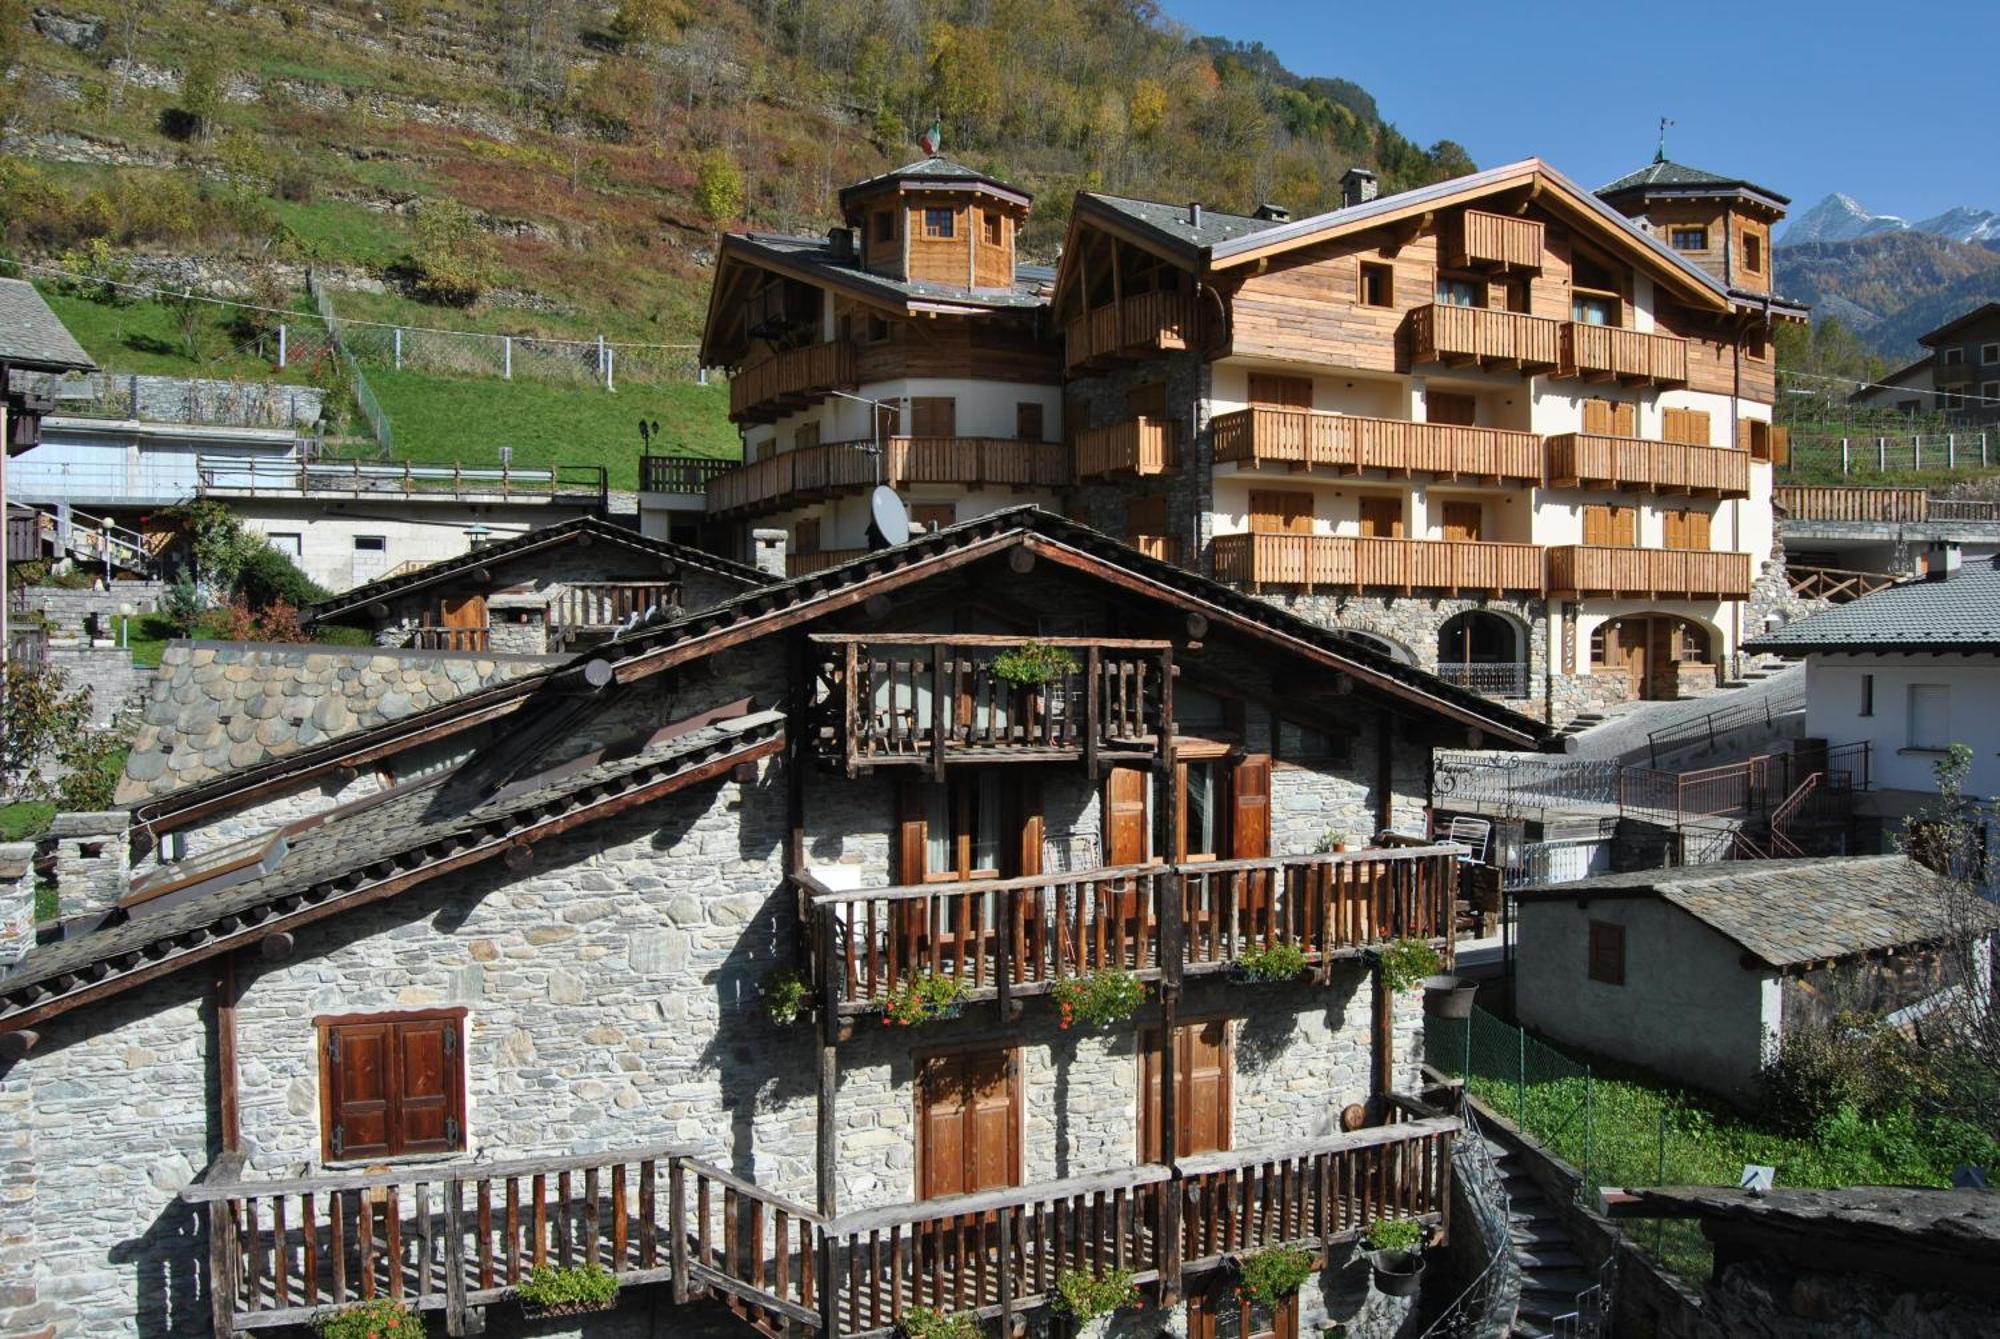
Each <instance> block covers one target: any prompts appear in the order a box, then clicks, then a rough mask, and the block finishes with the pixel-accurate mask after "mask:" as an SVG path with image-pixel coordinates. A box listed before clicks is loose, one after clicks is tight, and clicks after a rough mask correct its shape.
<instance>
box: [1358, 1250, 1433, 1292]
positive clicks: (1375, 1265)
mask: <svg viewBox="0 0 2000 1339" xmlns="http://www.w3.org/2000/svg"><path fill="white" fill-rule="evenodd" d="M1368 1265H1369V1268H1370V1269H1371V1270H1372V1271H1373V1272H1374V1279H1375V1289H1376V1291H1377V1292H1380V1293H1381V1294H1382V1295H1383V1296H1385V1297H1415V1296H1416V1295H1417V1292H1418V1290H1419V1289H1420V1288H1422V1287H1423V1283H1424V1257H1423V1256H1421V1255H1418V1254H1417V1253H1416V1252H1415V1251H1370V1252H1368Z"/></svg>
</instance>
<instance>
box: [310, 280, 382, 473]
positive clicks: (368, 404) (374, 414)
mask: <svg viewBox="0 0 2000 1339" xmlns="http://www.w3.org/2000/svg"><path fill="white" fill-rule="evenodd" d="M306 287H307V288H308V289H309V290H310V291H311V293H312V297H313V302H314V303H315V304H317V305H318V307H319V315H320V319H321V320H322V321H325V322H326V333H327V336H328V338H329V339H330V340H331V341H332V344H333V348H334V350H335V352H336V354H337V356H338V357H339V358H340V361H341V363H342V365H344V366H345V367H346V369H347V374H348V376H349V377H350V378H352V380H353V382H354V402H355V404H356V405H358V406H359V407H360V409H361V416H362V417H363V418H365V419H367V420H368V431H369V433H370V435H371V436H373V437H374V438H375V444H376V445H377V446H379V447H381V448H382V455H383V456H384V457H385V458H386V457H387V456H388V455H389V454H390V453H391V452H393V451H394V450H395V449H396V430H395V428H394V427H392V426H391V425H390V422H389V414H388V411H386V410H384V409H383V408H382V402H381V401H380V400H378V399H376V398H375V388H374V387H372V386H370V385H369V384H368V377H367V375H366V374H364V373H363V372H362V370H361V364H360V363H359V362H358V361H357V360H356V359H355V357H354V354H353V353H352V352H351V351H350V350H349V349H348V348H347V343H346V339H345V335H344V332H343V331H342V329H341V321H340V316H339V314H338V313H337V312H335V311H334V309H333V299H332V298H330V297H328V296H327V291H326V289H325V287H324V286H323V285H321V283H320V282H319V276H318V275H315V274H311V273H308V274H307V275H306Z"/></svg>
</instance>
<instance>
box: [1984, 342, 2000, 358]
mask: <svg viewBox="0 0 2000 1339" xmlns="http://www.w3.org/2000/svg"><path fill="white" fill-rule="evenodd" d="M1979 361H1980V362H1982V363H2000V344H1982V345H1980V346H1979Z"/></svg>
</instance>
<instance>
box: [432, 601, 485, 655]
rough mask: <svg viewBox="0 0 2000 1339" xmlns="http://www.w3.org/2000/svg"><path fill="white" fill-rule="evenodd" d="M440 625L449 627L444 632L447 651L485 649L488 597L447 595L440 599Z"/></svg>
mask: <svg viewBox="0 0 2000 1339" xmlns="http://www.w3.org/2000/svg"><path fill="white" fill-rule="evenodd" d="M438 626H439V627H442V628H447V629H449V631H447V632H446V633H445V634H444V649H445V650H447V651H484V650H485V649H486V597H485V596H484V595H447V596H445V597H444V598H443V599H442V600H440V601H438Z"/></svg>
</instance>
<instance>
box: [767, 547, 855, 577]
mask: <svg viewBox="0 0 2000 1339" xmlns="http://www.w3.org/2000/svg"><path fill="white" fill-rule="evenodd" d="M866 552H868V550H866V549H820V550H819V551H818V552H816V553H788V554H786V555H785V575H786V576H788V577H802V576H809V575H811V574H812V573H814V572H824V571H825V570H826V569H827V568H829V567H838V566H840V565H841V564H842V563H844V562H846V561H848V560H849V559H851V558H859V557H860V556H861V555H862V554H864V553H866Z"/></svg>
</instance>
